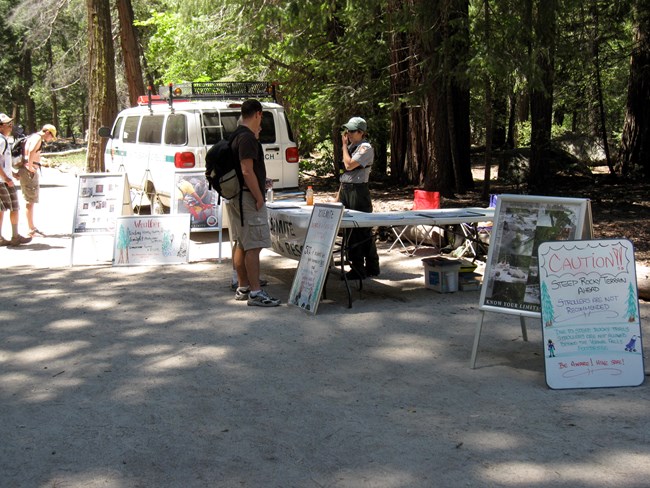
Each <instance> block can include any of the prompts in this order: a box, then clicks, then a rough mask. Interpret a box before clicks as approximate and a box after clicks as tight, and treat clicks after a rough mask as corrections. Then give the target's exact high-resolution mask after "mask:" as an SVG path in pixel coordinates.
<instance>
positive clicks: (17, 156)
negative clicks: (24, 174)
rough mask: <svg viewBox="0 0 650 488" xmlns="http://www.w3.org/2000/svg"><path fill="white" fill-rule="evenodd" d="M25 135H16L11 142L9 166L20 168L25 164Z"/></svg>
mask: <svg viewBox="0 0 650 488" xmlns="http://www.w3.org/2000/svg"><path fill="white" fill-rule="evenodd" d="M26 141H27V137H26V136H16V138H15V139H14V142H13V144H12V145H11V166H13V167H14V169H18V168H22V167H23V166H24V164H25V159H24V155H25V142H26Z"/></svg>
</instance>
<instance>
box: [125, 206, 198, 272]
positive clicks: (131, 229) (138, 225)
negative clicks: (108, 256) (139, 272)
mask: <svg viewBox="0 0 650 488" xmlns="http://www.w3.org/2000/svg"><path fill="white" fill-rule="evenodd" d="M189 246H190V216H189V214H185V215H134V216H130V217H120V218H118V219H117V229H116V231H115V239H114V244H113V265H114V266H134V265H145V264H182V263H187V262H188V261H189Z"/></svg>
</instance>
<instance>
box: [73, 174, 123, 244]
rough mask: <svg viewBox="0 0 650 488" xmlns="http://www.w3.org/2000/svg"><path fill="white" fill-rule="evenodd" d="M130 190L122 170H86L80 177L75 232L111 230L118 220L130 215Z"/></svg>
mask: <svg viewBox="0 0 650 488" xmlns="http://www.w3.org/2000/svg"><path fill="white" fill-rule="evenodd" d="M132 213H133V211H132V209H131V194H130V192H129V184H128V180H127V178H126V175H125V174H123V173H87V174H81V175H79V177H78V188H77V199H76V202H75V207H74V217H73V224H72V234H73V235H74V234H77V235H79V234H112V233H113V232H115V221H116V219H117V218H118V217H120V216H122V215H131V214H132Z"/></svg>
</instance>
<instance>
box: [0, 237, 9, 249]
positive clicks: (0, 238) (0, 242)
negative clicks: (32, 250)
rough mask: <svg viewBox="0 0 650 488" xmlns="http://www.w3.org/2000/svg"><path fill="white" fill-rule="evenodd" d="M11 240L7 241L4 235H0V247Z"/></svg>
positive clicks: (6, 244)
mask: <svg viewBox="0 0 650 488" xmlns="http://www.w3.org/2000/svg"><path fill="white" fill-rule="evenodd" d="M10 242H11V241H8V240H7V239H5V238H4V237H0V247H4V246H8V245H9V243H10Z"/></svg>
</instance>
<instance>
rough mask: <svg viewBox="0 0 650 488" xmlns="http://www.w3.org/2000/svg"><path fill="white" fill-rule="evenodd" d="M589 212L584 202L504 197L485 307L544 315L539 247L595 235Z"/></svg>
mask: <svg viewBox="0 0 650 488" xmlns="http://www.w3.org/2000/svg"><path fill="white" fill-rule="evenodd" d="M589 208H590V206H589V200H587V199H583V198H560V197H543V196H535V195H499V197H498V199H497V206H496V210H495V214H494V223H493V225H492V232H491V234H490V245H489V247H488V257H487V262H486V265H485V273H484V275H483V286H481V295H480V299H479V309H480V310H485V311H493V312H501V313H511V314H516V315H522V316H527V317H539V316H540V306H539V276H538V265H537V248H538V247H539V244H540V243H541V242H543V241H548V240H568V239H577V238H580V237H587V238H589V237H591V235H590V233H591V225H585V220H586V218H587V217H588V216H589V217H590V216H591V213H590V210H589ZM522 236H523V238H522ZM495 288H496V289H497V291H496V293H499V294H500V295H497V296H496V297H495ZM535 300H537V303H535Z"/></svg>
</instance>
